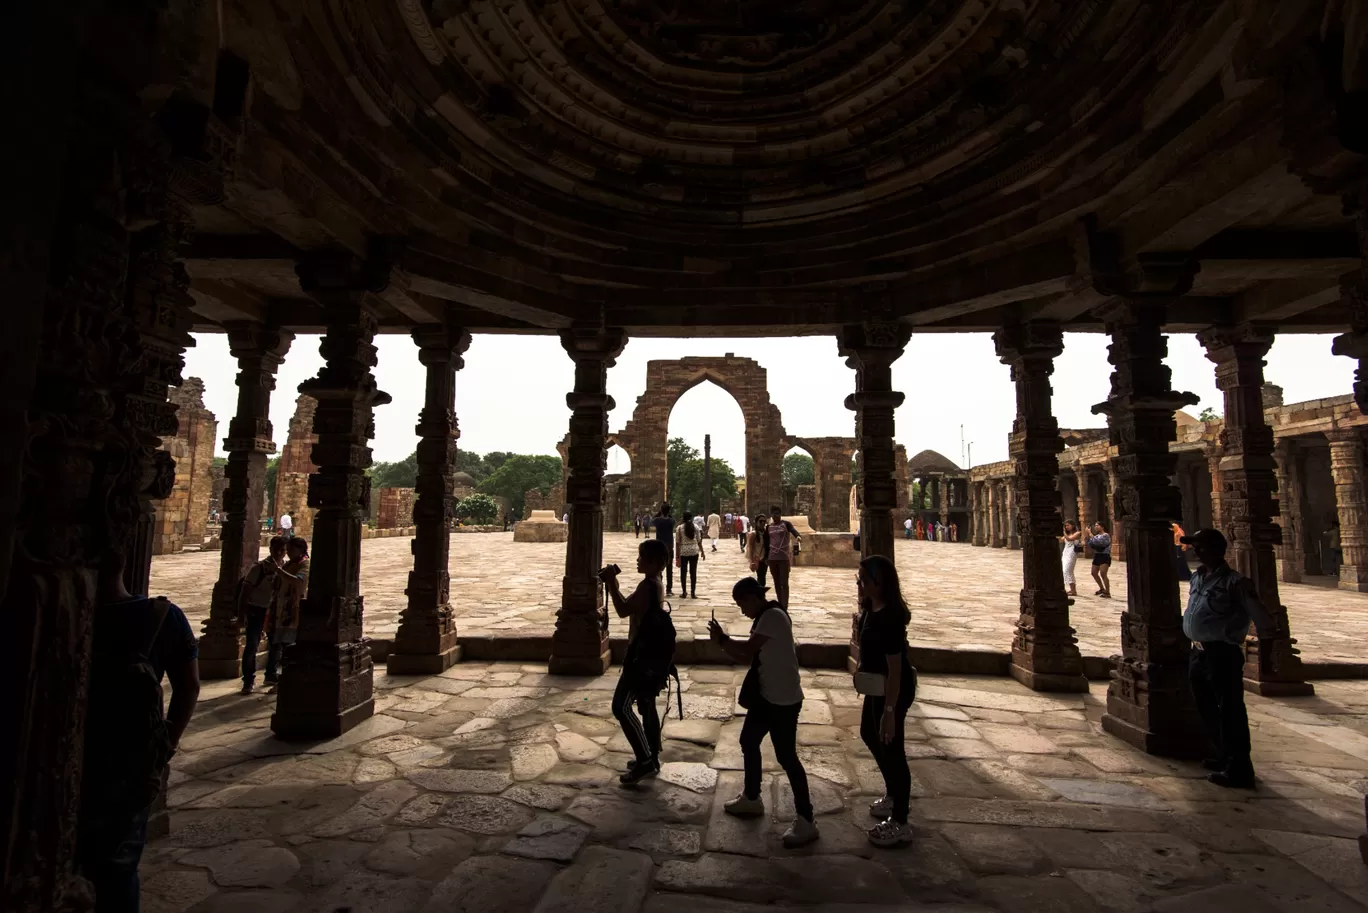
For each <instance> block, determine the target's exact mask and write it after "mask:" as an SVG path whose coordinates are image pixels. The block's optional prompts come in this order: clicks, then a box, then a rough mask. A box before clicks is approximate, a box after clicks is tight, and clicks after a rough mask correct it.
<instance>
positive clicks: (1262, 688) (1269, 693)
mask: <svg viewBox="0 0 1368 913" xmlns="http://www.w3.org/2000/svg"><path fill="white" fill-rule="evenodd" d="M1244 690H1246V691H1248V692H1249V693H1250V694H1260V695H1263V696H1264V697H1307V696H1309V695H1312V694H1315V693H1316V688H1315V686H1314V685H1312V684H1311V683H1310V682H1266V681H1260V680H1259V679H1255V678H1247V679H1245V680H1244Z"/></svg>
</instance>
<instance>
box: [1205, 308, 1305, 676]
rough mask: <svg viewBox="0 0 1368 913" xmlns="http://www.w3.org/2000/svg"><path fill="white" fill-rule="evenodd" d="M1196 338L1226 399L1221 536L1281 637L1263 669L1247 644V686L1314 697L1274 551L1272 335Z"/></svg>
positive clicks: (1227, 332)
mask: <svg viewBox="0 0 1368 913" xmlns="http://www.w3.org/2000/svg"><path fill="white" fill-rule="evenodd" d="M1198 340H1199V341H1200V342H1201V343H1202V345H1203V346H1204V347H1205V348H1206V352H1207V358H1208V359H1210V360H1211V362H1212V363H1213V364H1215V365H1216V386H1217V388H1218V389H1220V391H1221V393H1222V395H1223V396H1224V398H1225V421H1224V422H1223V423H1222V425H1221V437H1220V442H1221V450H1222V452H1223V456H1222V458H1221V484H1222V488H1223V494H1222V499H1221V500H1222V504H1221V509H1222V511H1223V514H1224V516H1223V518H1222V519H1223V520H1224V522H1225V525H1224V527H1223V528H1222V532H1224V533H1225V536H1226V540H1227V542H1228V544H1229V546H1228V551H1227V552H1226V560H1227V562H1229V564H1230V566H1231V567H1233V568H1235V570H1237V571H1239V572H1240V573H1241V574H1243V575H1244V576H1245V577H1248V578H1249V579H1250V580H1251V581H1253V582H1254V585H1255V587H1256V588H1257V590H1258V592H1259V597H1260V598H1261V599H1262V600H1263V602H1264V605H1265V606H1267V608H1268V611H1269V612H1270V613H1271V614H1272V615H1273V618H1274V619H1275V621H1276V623H1277V626H1278V632H1279V635H1280V636H1279V637H1277V638H1276V639H1275V640H1273V641H1272V642H1271V644H1265V645H1264V646H1266V647H1268V648H1269V649H1271V650H1272V651H1273V657H1272V662H1271V664H1268V665H1267V666H1264V667H1263V668H1261V665H1262V664H1261V663H1260V662H1259V651H1260V650H1261V649H1263V647H1261V646H1260V643H1259V642H1258V641H1253V642H1250V643H1248V644H1247V646H1246V649H1245V654H1246V662H1245V680H1246V683H1247V686H1249V687H1251V688H1252V690H1255V691H1257V692H1258V693H1260V694H1279V695H1286V694H1311V693H1313V692H1314V689H1313V688H1312V686H1311V685H1309V684H1308V683H1307V682H1306V677H1305V673H1304V671H1303V669H1302V664H1301V659H1300V658H1299V657H1298V655H1297V654H1298V652H1299V651H1298V650H1297V649H1296V647H1295V646H1294V645H1295V644H1296V640H1294V639H1293V638H1292V637H1291V635H1290V629H1289V626H1288V617H1287V609H1286V608H1285V607H1284V606H1283V605H1282V600H1281V599H1280V598H1279V595H1278V568H1277V563H1276V557H1275V554H1274V549H1275V548H1276V547H1277V546H1278V545H1279V544H1281V542H1282V528H1281V527H1279V526H1278V524H1277V523H1276V522H1275V521H1276V519H1277V516H1278V501H1277V498H1276V497H1275V493H1276V491H1277V484H1278V483H1277V473H1276V469H1277V463H1276V461H1275V460H1274V456H1273V429H1272V428H1271V427H1269V425H1268V422H1267V421H1266V420H1265V419H1264V410H1263V383H1264V372H1263V369H1264V356H1265V355H1267V354H1268V350H1269V349H1270V348H1271V347H1272V345H1273V331H1272V329H1271V328H1269V327H1265V326H1261V325H1255V324H1243V325H1241V326H1237V327H1212V328H1211V329H1208V330H1206V331H1204V332H1202V333H1201V334H1199V335H1198ZM1269 666H1271V668H1270V667H1269Z"/></svg>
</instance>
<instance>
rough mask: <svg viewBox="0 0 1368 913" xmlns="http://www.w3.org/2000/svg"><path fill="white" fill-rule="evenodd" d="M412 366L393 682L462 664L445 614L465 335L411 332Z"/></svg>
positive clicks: (436, 329) (390, 663) (434, 329)
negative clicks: (413, 453)
mask: <svg viewBox="0 0 1368 913" xmlns="http://www.w3.org/2000/svg"><path fill="white" fill-rule="evenodd" d="M413 341H414V342H416V343H417V344H418V359H419V361H421V362H422V363H423V365H424V367H426V368H427V385H426V389H425V393H424V400H423V411H422V412H421V413H419V415H418V427H417V428H416V429H415V430H416V431H417V432H418V482H417V486H416V492H415V494H416V496H417V500H416V501H415V502H414V504H413V526H414V537H413V543H412V548H413V570H412V571H410V572H409V579H408V588H407V589H406V590H405V591H404V592H405V593H406V594H407V595H408V606H407V607H406V608H405V609H404V612H403V614H402V615H401V616H400V617H399V630H398V632H396V633H395V635H394V647H393V649H391V650H390V654H389V658H388V659H387V660H386V665H387V667H388V671H389V674H391V675H422V674H428V675H434V674H436V673H439V672H443V671H445V670H446V669H448V668H450V667H451V665H452V663H455V662H456V661H457V660H459V659H460V658H461V648H460V646H458V645H457V643H456V621H455V619H454V618H453V616H452V611H451V576H450V573H449V572H448V570H447V567H448V564H449V562H450V559H451V524H452V515H451V508H452V488H453V487H454V481H453V476H454V475H455V472H456V465H455V464H456V440H457V439H458V438H459V437H460V432H459V431H458V430H457V426H456V372H457V371H458V370H460V369H461V367H462V366H463V365H464V362H463V361H462V360H461V355H463V354H464V353H465V351H466V349H468V348H470V334H469V333H467V332H466V331H465V330H463V329H459V328H456V327H443V326H429V327H419V328H418V329H416V330H414V331H413Z"/></svg>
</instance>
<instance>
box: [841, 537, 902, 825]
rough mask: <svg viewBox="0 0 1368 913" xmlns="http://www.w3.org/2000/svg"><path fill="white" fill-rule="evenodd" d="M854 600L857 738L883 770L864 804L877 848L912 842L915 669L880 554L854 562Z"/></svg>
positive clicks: (889, 569) (898, 599)
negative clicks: (908, 732) (910, 726)
mask: <svg viewBox="0 0 1368 913" xmlns="http://www.w3.org/2000/svg"><path fill="white" fill-rule="evenodd" d="M856 585H857V587H858V590H859V598H860V619H859V627H860V665H859V668H858V670H857V671H856V673H855V690H856V691H858V692H859V693H860V694H862V695H864V711H863V713H862V714H861V717H860V738H861V739H863V740H864V743H865V745H866V746H868V747H869V751H870V753H871V754H872V755H873V756H874V761H875V763H877V764H878V765H879V772H880V773H882V774H883V779H884V788H885V790H886V793H885V795H884V797H883V798H882V799H880V800H879V801H877V802H875V803H874V804H872V805H871V806H870V807H869V813H870V814H871V815H872V816H874V817H875V818H877V819H878V820H879V823H878V824H876V825H874V826H873V827H872V828H870V829H869V842H870V843H872V844H874V845H875V846H880V847H894V846H902V845H903V844H906V843H910V842H911V841H912V830H911V828H909V827H908V826H907V814H908V808H909V806H910V805H911V800H912V771H911V770H910V769H909V768H908V766H907V752H906V749H905V748H904V747H903V744H904V739H905V729H904V727H905V724H906V721H907V710H908V708H909V707H911V706H912V701H913V700H914V699H915V698H916V695H917V670H916V669H914V668H912V663H911V660H910V659H909V658H908V646H907V626H908V623H909V622H910V621H911V620H912V614H911V612H909V611H908V609H907V602H906V600H904V599H903V595H902V588H901V586H900V585H899V584H898V571H897V569H896V568H894V566H893V562H892V561H889V560H888V559H887V558H885V557H884V556H882V555H870V556H869V557H868V558H865V559H864V560H863V561H861V562H860V572H859V575H858V577H857V578H856Z"/></svg>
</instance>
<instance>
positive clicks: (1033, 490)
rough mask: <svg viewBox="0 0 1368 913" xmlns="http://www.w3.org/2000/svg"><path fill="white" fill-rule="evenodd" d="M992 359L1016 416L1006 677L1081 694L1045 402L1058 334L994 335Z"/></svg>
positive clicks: (1055, 443)
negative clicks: (1010, 391) (1016, 553)
mask: <svg viewBox="0 0 1368 913" xmlns="http://www.w3.org/2000/svg"><path fill="white" fill-rule="evenodd" d="M993 341H994V343H995V344H996V346H997V354H998V358H1000V359H1001V360H1002V362H1003V364H1006V365H1008V366H1010V367H1011V369H1012V381H1013V383H1014V384H1015V385H1016V401H1017V412H1016V420H1015V421H1014V422H1013V423H1012V434H1011V437H1010V439H1009V444H1008V446H1009V449H1010V452H1011V458H1012V463H1013V464H1014V468H1015V470H1016V476H1015V479H1014V498H1015V505H1016V514H1015V516H1014V517H1013V519H1014V520H1015V523H1016V528H1017V530H1018V531H1019V537H1020V541H1021V571H1022V586H1021V615H1020V617H1019V618H1018V619H1017V625H1016V635H1015V636H1014V637H1013V639H1012V663H1011V666H1010V667H1009V670H1010V671H1011V674H1012V677H1013V678H1015V679H1016V680H1017V681H1019V682H1021V683H1022V684H1024V685H1026V686H1027V687H1029V688H1032V689H1034V690H1036V691H1086V690H1088V680H1087V678H1085V677H1084V675H1083V657H1082V655H1081V654H1080V653H1079V651H1078V640H1077V638H1075V637H1074V629H1073V628H1072V627H1070V625H1069V598H1068V596H1067V595H1066V594H1065V592H1064V572H1063V569H1062V567H1061V565H1060V552H1059V550H1060V546H1059V536H1060V535H1062V532H1063V526H1062V524H1061V522H1060V518H1059V507H1060V503H1061V500H1062V499H1061V497H1060V494H1059V487H1058V483H1059V478H1058V477H1059V454H1060V453H1061V452H1062V451H1063V450H1064V441H1063V440H1062V439H1061V438H1060V436H1059V422H1058V421H1056V420H1055V417H1054V414H1053V410H1052V405H1051V397H1052V395H1053V391H1052V389H1051V387H1050V375H1051V373H1053V371H1054V359H1055V358H1057V357H1058V356H1059V354H1060V353H1061V352H1063V351H1064V334H1063V333H1062V332H1061V331H1060V329H1059V327H1058V325H1054V324H1036V323H1028V324H1018V325H1015V326H1010V327H1006V328H1004V329H1001V330H998V331H997V333H996V334H994V337H993Z"/></svg>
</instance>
